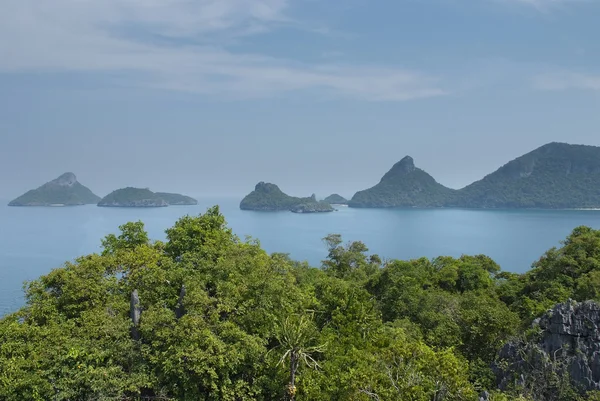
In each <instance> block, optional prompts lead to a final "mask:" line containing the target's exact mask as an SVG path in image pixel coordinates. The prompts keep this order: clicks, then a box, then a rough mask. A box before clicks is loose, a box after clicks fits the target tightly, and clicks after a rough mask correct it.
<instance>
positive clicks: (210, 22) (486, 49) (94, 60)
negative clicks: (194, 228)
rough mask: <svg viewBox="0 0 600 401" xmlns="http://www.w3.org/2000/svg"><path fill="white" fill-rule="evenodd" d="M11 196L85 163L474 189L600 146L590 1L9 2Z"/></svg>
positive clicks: (174, 186)
mask: <svg viewBox="0 0 600 401" xmlns="http://www.w3.org/2000/svg"><path fill="white" fill-rule="evenodd" d="M0 11H2V12H0V182H1V183H2V185H1V187H0V198H1V199H8V200H10V199H13V198H16V197H17V196H19V195H21V194H22V193H24V192H25V191H27V190H29V189H33V188H37V187H38V186H40V185H42V184H43V183H45V182H47V181H49V180H52V179H54V178H56V177H58V176H59V175H60V174H62V173H64V172H67V171H71V172H73V173H75V174H76V175H77V178H78V180H79V181H80V182H81V183H82V184H84V185H86V186H88V187H89V188H90V189H91V190H92V191H94V192H95V193H96V194H98V195H100V196H103V195H106V194H108V193H109V192H111V191H112V190H114V189H117V188H122V187H126V186H136V187H149V188H151V189H152V190H154V191H168V192H181V193H185V194H189V195H191V196H195V197H204V198H210V197H240V196H243V195H245V194H247V193H248V192H250V191H251V190H252V189H253V188H254V186H255V185H256V183H257V182H259V181H265V182H272V183H275V184H277V185H278V186H279V187H280V188H281V189H282V190H283V191H284V192H286V193H288V194H290V195H296V196H307V195H310V194H311V193H316V194H317V195H318V196H319V197H324V196H327V195H329V194H331V193H339V194H341V195H343V196H347V197H350V196H352V195H353V194H354V193H355V192H356V191H358V190H361V189H365V188H368V187H371V186H373V185H375V184H376V183H377V182H379V180H380V178H381V176H382V175H383V174H384V173H385V172H386V171H388V170H389V169H390V168H391V167H392V165H393V164H394V163H396V162H397V161H399V160H400V159H401V158H402V157H404V156H406V155H410V156H412V157H413V158H414V160H415V164H416V166H417V167H419V168H421V169H423V170H425V171H427V172H428V173H429V174H431V175H432V176H433V177H434V178H435V179H436V180H437V181H438V182H440V183H441V184H443V185H446V186H448V187H451V188H461V187H464V186H465V185H468V184H470V183H471V182H474V181H476V180H479V179H481V178H483V177H484V176H485V175H486V174H489V173H491V172H493V171H495V170H496V169H497V168H499V167H500V166H502V165H503V164H505V163H506V162H508V161H510V160H512V159H514V158H516V157H518V156H520V155H522V154H525V153H527V152H529V151H531V150H534V149H535V148H537V147H539V146H542V145H544V144H546V143H548V142H554V141H556V142H568V143H573V144H585V145H595V146H598V145H600V135H599V134H598V132H597V131H598V127H599V126H600V107H599V106H600V42H598V41H597V40H596V39H597V38H598V37H600V26H599V25H598V24H597V20H596V18H595V16H597V15H600V2H598V1H592V0H481V1H479V2H467V1H461V0H424V1H414V0H407V1H404V2H389V1H383V0H380V1H366V0H348V1H347V2H344V3H343V4H340V3H333V2H325V1H323V0H296V1H291V0H290V1H287V0H253V1H250V0H194V1H186V2H181V1H178V0H162V1H145V2H142V1H139V0H106V1H103V2H100V3H99V2H93V1H90V0H83V1H75V0H54V1H53V2H51V3H39V2H36V1H35V0H6V1H4V2H2V5H0Z"/></svg>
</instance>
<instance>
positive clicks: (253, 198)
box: [240, 181, 334, 213]
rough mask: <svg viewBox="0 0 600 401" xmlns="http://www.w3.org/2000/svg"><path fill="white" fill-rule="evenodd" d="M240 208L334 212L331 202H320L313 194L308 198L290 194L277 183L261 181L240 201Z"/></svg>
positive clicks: (296, 211)
mask: <svg viewBox="0 0 600 401" xmlns="http://www.w3.org/2000/svg"><path fill="white" fill-rule="evenodd" d="M240 209H242V210H255V211H293V212H295V213H322V212H333V211H334V209H333V207H331V205H330V204H328V203H325V202H318V201H317V199H316V197H315V195H314V194H313V195H312V196H310V197H307V198H298V197H295V196H290V195H287V194H286V193H284V192H283V191H281V189H279V187H278V186H277V185H275V184H271V183H267V182H262V181H261V182H259V183H258V184H256V186H255V187H254V191H252V192H251V193H249V194H248V195H246V196H245V197H244V199H242V201H241V202H240Z"/></svg>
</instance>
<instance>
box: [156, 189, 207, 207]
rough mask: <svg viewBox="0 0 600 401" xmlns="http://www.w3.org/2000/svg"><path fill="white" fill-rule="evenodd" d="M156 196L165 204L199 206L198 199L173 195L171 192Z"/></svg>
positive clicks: (157, 193) (158, 193) (160, 193)
mask: <svg viewBox="0 0 600 401" xmlns="http://www.w3.org/2000/svg"><path fill="white" fill-rule="evenodd" d="M156 195H158V196H159V197H161V198H162V199H164V200H165V202H167V203H168V204H169V205H172V206H193V205H197V204H198V201H197V200H196V199H194V198H192V197H190V196H185V195H181V194H173V193H169V192H156Z"/></svg>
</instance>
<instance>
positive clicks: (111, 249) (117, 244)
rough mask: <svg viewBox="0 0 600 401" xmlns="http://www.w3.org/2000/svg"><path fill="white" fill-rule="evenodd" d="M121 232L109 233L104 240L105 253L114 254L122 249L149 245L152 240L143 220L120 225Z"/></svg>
mask: <svg viewBox="0 0 600 401" xmlns="http://www.w3.org/2000/svg"><path fill="white" fill-rule="evenodd" d="M119 230H120V231H121V234H119V236H116V235H114V234H109V235H107V236H106V237H105V238H104V239H103V240H102V247H103V248H104V251H103V252H102V254H103V255H114V254H116V253H117V252H119V251H122V250H129V251H131V250H134V249H135V248H137V247H138V246H141V245H147V244H148V243H149V242H150V239H149V238H148V233H147V232H146V231H145V230H144V223H142V222H141V221H137V222H129V223H125V224H123V225H122V226H119Z"/></svg>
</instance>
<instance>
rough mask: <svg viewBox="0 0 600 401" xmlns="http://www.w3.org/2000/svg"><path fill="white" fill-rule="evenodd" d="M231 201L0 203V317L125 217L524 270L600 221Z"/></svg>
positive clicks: (293, 245) (303, 247)
mask: <svg viewBox="0 0 600 401" xmlns="http://www.w3.org/2000/svg"><path fill="white" fill-rule="evenodd" d="M238 203H239V200H238V199H200V203H199V205H198V206H177V207H176V206H171V207H167V208H158V209H127V208H99V207H96V206H92V205H90V206H79V207H55V208H52V207H50V208H42V207H40V208H37V207H34V208H27V207H25V208H18V207H8V206H4V205H6V202H2V206H0V315H3V314H5V313H7V312H10V311H13V310H15V309H16V308H18V307H19V306H20V305H22V304H23V296H22V294H23V292H22V283H23V281H25V280H32V279H35V278H37V277H38V276H40V275H42V274H45V273H48V272H49V271H50V270H51V269H53V268H55V267H59V266H61V264H62V263H64V262H65V261H67V260H72V259H73V258H75V257H77V256H79V255H83V254H87V253H91V252H97V251H99V250H100V239H101V238H102V237H103V236H105V235H106V234H109V233H112V232H116V231H117V228H118V226H119V225H121V224H123V223H125V222H127V221H137V220H142V221H143V222H144V223H145V224H146V229H147V230H148V232H149V234H150V236H151V238H153V239H164V230H165V229H166V228H168V227H170V226H171V225H173V223H174V222H175V221H176V220H177V219H178V218H179V217H181V216H183V215H186V214H191V215H194V214H199V213H202V212H204V211H205V210H206V209H207V208H208V207H210V206H212V205H215V204H218V205H219V206H220V207H221V210H222V212H223V213H224V214H225V217H226V219H227V221H228V223H229V226H230V227H231V228H232V229H233V230H234V232H235V233H236V234H238V235H240V236H241V237H243V236H245V235H250V236H252V237H254V238H257V239H259V240H260V241H261V244H262V245H263V247H264V248H265V249H266V250H267V251H269V252H287V253H289V254H290V255H291V256H292V257H293V258H294V259H298V260H307V261H308V262H310V263H311V264H312V265H314V266H319V265H320V261H321V260H322V259H323V258H324V257H325V256H326V254H327V252H326V248H325V246H324V244H323V242H322V240H321V239H322V238H323V237H325V236H326V235H327V234H330V233H339V234H342V236H343V238H344V239H345V240H347V241H349V240H361V241H363V242H365V243H366V244H367V246H368V247H369V248H370V252H371V253H377V254H379V255H380V256H381V257H383V258H399V259H410V258H418V257H421V256H426V257H435V256H439V255H450V256H460V255H461V254H480V253H482V254H486V255H489V256H490V257H492V258H493V259H494V260H496V261H497V262H498V263H499V264H500V265H501V267H502V268H503V269H504V270H508V271H512V272H524V271H526V270H527V269H529V268H530V266H531V263H532V262H534V261H535V260H537V259H538V258H539V257H540V256H541V255H542V253H543V252H544V251H546V250H547V249H549V248H550V247H552V246H558V245H560V243H559V242H560V241H561V240H563V239H564V238H565V237H566V236H567V235H568V234H569V232H570V231H571V230H572V229H573V228H574V227H576V226H579V225H589V226H591V227H594V228H600V211H596V210H564V211H542V210H464V209H428V210H419V209H409V210H406V209H351V208H347V207H339V208H338V211H337V212H335V213H326V214H306V215H302V214H294V213H289V212H249V211H241V210H239V208H238Z"/></svg>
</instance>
